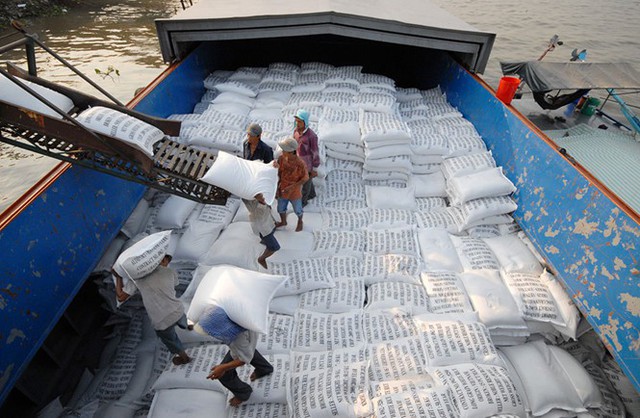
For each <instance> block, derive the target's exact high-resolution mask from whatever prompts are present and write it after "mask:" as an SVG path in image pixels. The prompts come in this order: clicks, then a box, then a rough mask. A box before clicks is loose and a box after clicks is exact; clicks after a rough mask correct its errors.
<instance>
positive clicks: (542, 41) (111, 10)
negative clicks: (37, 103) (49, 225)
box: [0, 0, 640, 212]
mask: <svg viewBox="0 0 640 418" xmlns="http://www.w3.org/2000/svg"><path fill="white" fill-rule="evenodd" d="M187 1H188V0H185V2H187ZM193 1H194V2H198V1H199V0H193ZM256 1H259V0H256ZM431 1H432V2H433V3H435V4H437V5H439V6H440V7H442V8H444V9H446V10H448V11H449V12H451V13H453V14H454V15H456V16H458V17H459V18H461V19H463V20H465V21H466V22H468V23H469V24H471V25H473V26H475V27H476V28H477V29H478V30H482V31H486V32H492V33H496V34H497V37H496V41H495V44H494V48H493V52H492V54H491V58H490V60H489V63H488V66H487V68H486V70H485V73H484V79H485V80H486V81H487V82H488V83H489V84H490V85H491V86H493V87H496V86H497V84H498V81H499V79H500V77H501V72H500V65H499V62H500V61H501V60H507V61H518V60H523V61H524V60H531V59H536V58H538V57H539V56H540V55H541V54H542V52H543V51H544V50H545V48H546V47H547V44H548V41H549V39H550V38H551V37H552V36H553V35H554V34H558V35H559V36H560V39H561V40H562V41H563V43H564V45H562V46H560V47H558V48H556V50H555V51H553V52H550V53H549V54H548V55H547V57H546V58H545V60H549V61H567V60H568V59H569V58H570V57H571V51H572V50H573V49H578V50H582V49H587V51H588V58H587V59H588V61H591V62H612V61H625V62H630V63H632V64H634V66H635V67H636V69H638V70H640V54H638V51H639V50H640V29H639V26H638V21H640V0H609V1H607V2H602V1H599V0H563V1H562V2H558V1H554V0H538V1H535V2H533V1H530V0H510V1H508V2H505V1H504V0H473V1H472V0H431ZM181 8H182V6H181V3H180V1H179V0H169V1H167V0H124V1H121V0H118V1H115V0H114V1H107V0H89V1H85V2H83V5H82V6H81V7H76V8H73V9H71V10H69V11H68V13H67V14H65V15H62V16H56V17H47V18H41V19H35V20H33V21H30V22H28V25H27V30H28V32H31V33H37V34H38V35H39V37H40V39H41V40H43V41H45V43H46V44H47V45H48V46H49V47H50V48H52V49H53V50H54V51H56V52H57V53H58V54H60V55H61V56H62V57H64V58H65V59H67V60H68V61H69V62H71V63H72V64H73V65H75V66H76V67H77V68H78V69H80V70H81V71H82V72H83V73H85V74H87V75H88V76H89V77H91V78H92V79H93V80H94V81H95V82H97V83H98V84H99V85H100V86H101V87H103V88H104V89H105V90H107V91H108V92H109V93H111V94H112V95H113V96H115V97H116V98H117V99H118V100H120V101H122V102H127V101H129V100H130V99H131V98H132V97H133V96H134V93H135V91H136V89H137V88H139V87H143V86H145V85H146V84H148V83H149V82H150V81H151V80H152V79H153V78H154V77H156V76H157V75H158V74H160V72H161V71H162V69H163V68H164V66H165V64H164V63H163V62H162V59H161V55H160V48H159V45H158V41H157V39H156V31H155V25H154V19H156V18H162V17H169V16H172V15H174V14H175V13H177V11H178V10H180V9H181ZM20 56H21V54H14V55H10V56H3V57H2V61H4V60H7V59H12V60H15V61H17V62H18V63H20ZM38 63H39V66H38V71H39V75H40V76H42V77H44V78H47V79H50V80H52V81H57V82H60V83H63V84H66V85H69V86H71V87H74V88H77V89H80V90H83V91H86V92H88V93H91V94H96V95H99V93H97V92H95V91H92V89H91V88H90V87H88V85H87V84H86V83H84V82H82V81H81V80H80V79H79V78H78V77H77V76H74V75H72V74H71V73H70V72H69V71H68V70H65V69H63V68H62V67H61V66H59V65H58V64H56V62H54V60H53V59H52V58H51V57H50V56H46V55H44V54H41V55H38ZM110 66H111V67H113V68H114V70H115V69H117V70H118V71H119V73H120V75H119V76H118V75H116V74H115V71H114V72H111V74H110V75H108V76H105V75H103V74H104V73H105V72H107V71H108V69H109V67H110ZM96 69H97V70H98V71H100V72H101V73H102V74H97V73H96ZM56 163H57V161H54V160H52V159H49V158H47V157H42V156H37V155H32V154H30V153H28V152H25V151H22V150H19V149H16V148H13V147H9V146H6V145H4V144H1V143H0V212H2V211H3V210H4V209H5V208H6V207H8V206H9V205H10V204H11V203H12V202H13V201H15V199H17V198H18V197H19V196H21V195H22V194H23V193H24V192H25V191H26V190H27V189H28V188H29V187H30V186H31V185H32V184H33V183H35V182H36V181H37V180H38V179H39V178H40V177H41V176H42V175H43V174H45V173H46V172H47V171H48V170H49V169H50V168H51V167H53V166H54V165H55V164H56Z"/></svg>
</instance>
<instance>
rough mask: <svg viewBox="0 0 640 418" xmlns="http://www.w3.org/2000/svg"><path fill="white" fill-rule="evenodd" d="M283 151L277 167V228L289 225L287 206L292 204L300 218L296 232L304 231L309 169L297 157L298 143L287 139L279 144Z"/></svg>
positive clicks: (292, 139) (290, 138) (289, 138)
mask: <svg viewBox="0 0 640 418" xmlns="http://www.w3.org/2000/svg"><path fill="white" fill-rule="evenodd" d="M278 145H279V146H280V148H281V149H282V155H281V156H280V157H279V158H278V161H277V164H276V167H277V168H278V190H277V191H276V197H277V198H278V213H279V214H280V222H278V223H276V228H278V227H280V226H285V225H287V206H288V205H289V202H291V206H293V211H294V212H295V214H296V215H297V216H298V224H297V225H296V232H300V231H302V185H303V184H304V183H305V182H306V181H307V180H309V174H308V173H307V167H306V166H305V164H304V161H302V159H301V158H300V157H298V156H297V155H296V150H297V149H298V142H297V141H296V140H295V139H294V138H292V137H287V138H285V139H283V140H282V141H280V142H279V143H278Z"/></svg>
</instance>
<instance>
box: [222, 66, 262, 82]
mask: <svg viewBox="0 0 640 418" xmlns="http://www.w3.org/2000/svg"><path fill="white" fill-rule="evenodd" d="M266 72H267V69H266V68H265V67H240V68H238V69H237V70H235V71H234V72H233V74H231V75H229V77H227V80H237V81H247V82H253V83H257V82H259V81H260V80H262V77H263V76H264V74H265V73H266Z"/></svg>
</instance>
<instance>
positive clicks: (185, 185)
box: [0, 34, 230, 205]
mask: <svg viewBox="0 0 640 418" xmlns="http://www.w3.org/2000/svg"><path fill="white" fill-rule="evenodd" d="M25 36H26V38H25V39H26V41H28V42H33V41H35V42H36V43H38V44H39V45H40V43H39V42H38V41H37V40H34V39H32V38H31V37H30V36H29V35H26V34H25ZM41 46H43V47H44V48H46V47H45V46H44V45H41ZM48 52H50V53H51V54H52V55H54V56H55V57H56V58H58V59H60V58H59V57H57V55H55V53H53V51H50V50H48ZM65 65H68V64H67V63H65ZM0 73H1V74H2V75H4V76H5V77H7V78H9V79H10V80H11V81H13V82H14V83H16V84H18V85H19V86H20V87H21V88H22V89H23V90H26V91H27V92H28V93H29V94H31V95H32V96H34V97H35V98H36V99H38V100H40V101H41V102H42V103H44V104H46V105H47V106H48V107H49V108H51V109H53V110H54V111H56V112H57V113H58V114H59V115H60V116H61V117H62V119H58V118H54V117H51V116H48V115H45V114H41V113H38V112H35V111H33V110H29V109H25V108H21V107H18V106H16V105H14V104H12V103H8V102H6V101H2V100H0V141H2V142H5V143H7V144H9V145H13V146H16V147H20V148H23V149H27V150H29V151H32V152H35V153H38V154H42V155H46V156H48V157H52V158H55V159H58V160H62V161H66V162H69V163H72V164H76V165H80V166H83V167H86V168H89V169H92V170H97V171H100V172H103V173H107V174H110V175H113V176H116V177H119V178H122V179H125V180H129V181H134V182H137V183H140V184H144V185H146V186H149V187H152V188H154V189H158V190H160V191H163V192H167V193H170V194H174V195H178V196H181V197H184V198H186V199H190V200H194V201H197V202H200V203H204V204H214V205H224V204H225V203H226V201H227V198H228V197H229V195H230V194H229V192H227V191H226V190H223V189H220V188H218V187H216V186H213V185H210V184H208V183H205V182H202V181H200V180H199V179H200V178H201V177H202V176H203V175H204V174H205V173H206V172H207V170H208V169H209V168H210V167H211V165H212V164H213V162H214V161H215V156H214V155H213V154H210V153H207V152H205V151H202V150H197V149H194V148H190V147H188V146H186V145H183V144H180V143H178V142H176V141H173V140H171V139H170V138H168V137H170V136H178V135H179V133H180V124H181V123H180V122H178V121H171V120H166V119H161V118H155V117H151V116H148V115H144V114H142V113H139V112H136V111H134V110H131V109H129V108H127V107H125V106H123V105H122V104H120V103H119V102H118V101H117V100H115V99H113V98H112V97H111V96H109V95H108V94H107V93H105V94H107V96H108V97H109V98H110V99H111V100H112V101H111V102H109V101H105V100H100V99H98V98H95V97H93V96H90V95H87V94H85V93H81V92H79V91H77V90H74V89H70V88H68V87H64V86H60V85H57V84H55V83H51V82H48V81H46V80H44V79H41V78H39V77H37V76H36V75H34V74H33V71H31V68H30V71H29V72H27V71H25V70H23V69H21V68H18V67H16V66H14V65H12V64H10V63H9V64H7V70H6V71H5V70H4V69H1V68H0ZM81 76H82V77H83V78H85V77H84V75H81ZM18 79H25V80H28V81H30V82H33V83H36V84H39V85H41V86H43V87H47V88H49V89H51V90H54V91H57V92H58V93H61V94H63V95H65V96H67V97H69V98H70V99H71V100H72V101H73V103H74V105H75V108H74V109H72V110H71V111H70V112H69V113H67V112H65V111H63V110H61V109H59V108H57V107H56V106H55V105H54V104H52V103H51V102H49V101H48V100H47V99H46V98H44V97H42V96H40V95H39V94H38V93H37V92H35V91H34V90H33V89H31V88H29V87H28V86H26V85H25V84H23V83H20V82H19V81H18ZM89 82H90V81H89ZM92 85H93V83H92ZM100 91H102V90H100ZM91 106H103V107H109V108H112V109H115V110H118V111H119V112H122V113H126V114H128V115H130V116H133V117H135V118H137V119H140V120H143V121H145V122H147V123H150V124H151V125H153V126H155V127H157V128H159V129H160V130H161V131H163V132H164V133H165V135H167V136H165V138H164V139H162V140H161V141H159V142H157V143H156V144H155V145H154V150H153V158H149V156H148V155H146V154H144V153H143V152H142V151H140V150H138V149H137V148H134V147H132V146H130V145H128V144H127V143H125V142H123V141H120V140H118V139H117V138H114V137H111V136H108V135H104V134H101V133H98V132H95V131H93V130H91V129H88V128H86V127H85V126H83V125H81V124H80V123H79V122H77V121H76V120H75V118H74V116H75V115H77V114H79V113H80V112H82V111H83V110H85V109H87V108H88V107H91Z"/></svg>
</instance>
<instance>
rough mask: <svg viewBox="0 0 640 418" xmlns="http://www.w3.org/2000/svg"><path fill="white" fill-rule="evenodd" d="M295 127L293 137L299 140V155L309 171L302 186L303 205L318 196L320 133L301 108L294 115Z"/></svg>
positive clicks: (307, 113) (306, 112)
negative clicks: (312, 126)
mask: <svg viewBox="0 0 640 418" xmlns="http://www.w3.org/2000/svg"><path fill="white" fill-rule="evenodd" d="M294 122H295V127H294V130H293V137H294V138H295V140H296V141H298V156H299V157H300V158H302V161H304V164H305V165H306V167H307V172H308V173H309V179H308V180H307V181H306V182H305V183H304V185H303V186H302V206H307V203H308V201H309V200H311V199H313V198H314V197H316V189H315V187H314V186H313V178H314V177H316V176H317V175H318V171H317V169H318V166H319V165H320V151H319V150H318V135H316V133H315V132H313V130H312V129H311V128H309V112H308V111H307V110H305V109H300V110H298V111H297V112H296V114H295V116H294Z"/></svg>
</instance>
